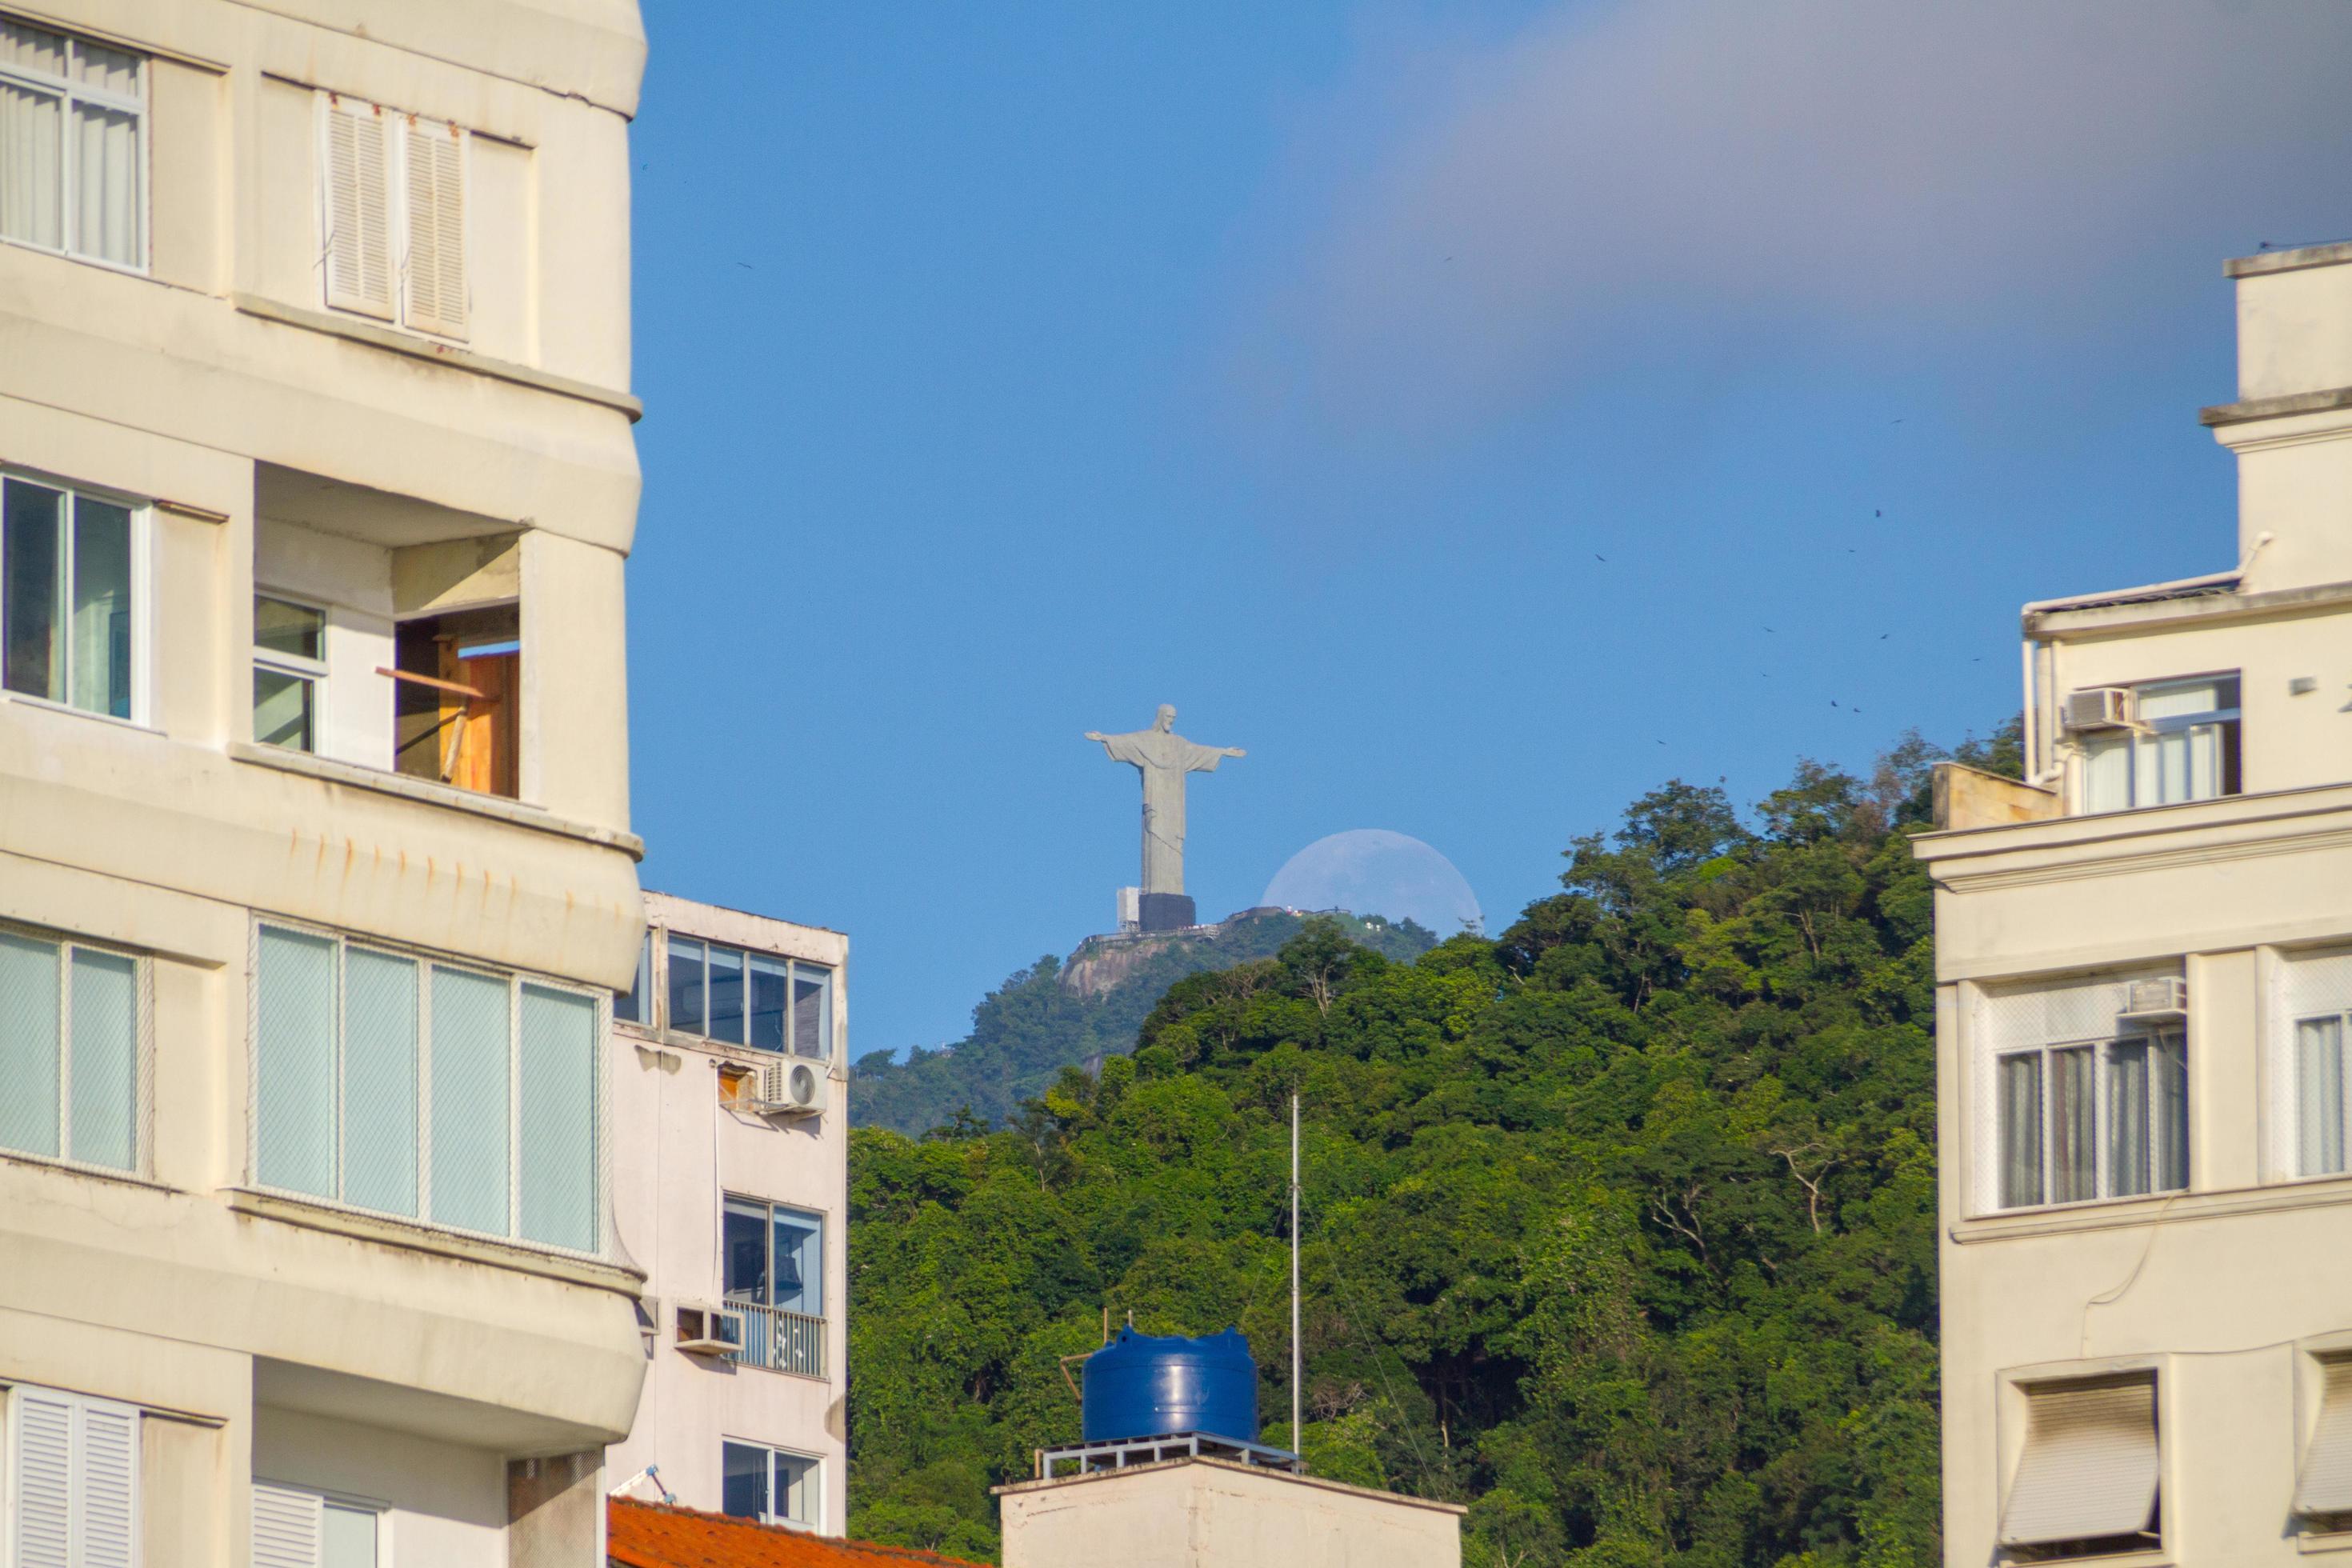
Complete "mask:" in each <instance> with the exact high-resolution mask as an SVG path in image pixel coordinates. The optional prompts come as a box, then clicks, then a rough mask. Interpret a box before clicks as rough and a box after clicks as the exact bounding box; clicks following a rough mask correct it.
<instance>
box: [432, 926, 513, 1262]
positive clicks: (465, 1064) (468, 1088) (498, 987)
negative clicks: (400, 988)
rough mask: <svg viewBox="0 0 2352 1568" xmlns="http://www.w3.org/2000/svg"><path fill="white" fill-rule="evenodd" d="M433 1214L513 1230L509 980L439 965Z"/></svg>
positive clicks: (500, 1231)
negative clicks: (509, 1193) (509, 1202)
mask: <svg viewBox="0 0 2352 1568" xmlns="http://www.w3.org/2000/svg"><path fill="white" fill-rule="evenodd" d="M432 985H433V1004H432V1005H433V1055H432V1058H431V1059H432V1067H433V1217H434V1218H435V1219H436V1220H438V1221H440V1222H441V1223H442V1224H444V1225H455V1226H464V1227H465V1228H467V1229H468V1230H481V1231H488V1232H489V1233H490V1234H491V1235H493V1236H504V1235H505V1234H506V1233H507V1181H508V1174H509V1170H510V1168H511V1167H510V1164H509V1160H508V1157H507V1152H508V1142H507V1088H508V1085H507V1072H508V1068H509V1065H510V1064H511V1062H512V1060H513V1053H512V1050H511V1047H510V1046H509V1041H508V1038H507V1033H508V1031H507V983H506V982H505V981H503V980H499V979H494V978H492V977H491V976H488V975H484V974H470V973H467V972H466V971H464V970H462V969H444V968H442V967H441V966H440V965H439V964H436V965H434V966H433V979H432Z"/></svg>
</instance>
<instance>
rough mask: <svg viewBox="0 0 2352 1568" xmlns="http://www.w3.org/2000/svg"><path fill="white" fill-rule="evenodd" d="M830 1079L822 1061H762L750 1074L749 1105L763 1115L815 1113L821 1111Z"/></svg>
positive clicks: (828, 1089) (803, 1114)
mask: <svg viewBox="0 0 2352 1568" xmlns="http://www.w3.org/2000/svg"><path fill="white" fill-rule="evenodd" d="M832 1083H833V1080H832V1079H830V1078H829V1077H827V1076H826V1073H825V1065H824V1063H823V1062H806V1061H781V1062H767V1063H763V1064H762V1065H761V1067H760V1068H757V1069H756V1070H755V1071H754V1072H753V1074H752V1081H751V1109H752V1110H757V1111H760V1112H762V1113H763V1114H767V1115H777V1116H815V1115H818V1114H820V1113H821V1112H823V1111H824V1104H825V1100H826V1098H827V1094H828V1092H829V1091H830V1089H831V1088H832Z"/></svg>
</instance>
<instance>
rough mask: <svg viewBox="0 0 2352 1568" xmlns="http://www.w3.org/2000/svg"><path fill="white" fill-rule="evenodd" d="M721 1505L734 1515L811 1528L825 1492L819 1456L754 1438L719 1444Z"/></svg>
mask: <svg viewBox="0 0 2352 1568" xmlns="http://www.w3.org/2000/svg"><path fill="white" fill-rule="evenodd" d="M719 1456H720V1458H719V1468H720V1470H721V1472H722V1478H723V1479H721V1481H720V1483H719V1484H720V1495H719V1508H720V1510H722V1511H724V1512H726V1513H729V1514H731V1515H732V1516H734V1517H735V1518H737V1519H757V1520H763V1521H767V1522H769V1523H772V1524H804V1525H807V1526H809V1527H810V1528H811V1529H814V1528H815V1527H816V1526H817V1525H818V1524H820V1523H821V1522H822V1521H821V1520H820V1518H819V1514H820V1510H821V1509H822V1508H823V1505H824V1494H823V1491H822V1489H821V1488H820V1486H819V1484H818V1475H819V1471H818V1468H817V1461H815V1460H814V1459H812V1458H805V1457H803V1456H802V1455H799V1454H787V1453H785V1452H784V1451H783V1450H782V1449H781V1448H770V1447H762V1446H761V1445H760V1444H757V1443H735V1442H726V1443H721V1444H720V1445H719Z"/></svg>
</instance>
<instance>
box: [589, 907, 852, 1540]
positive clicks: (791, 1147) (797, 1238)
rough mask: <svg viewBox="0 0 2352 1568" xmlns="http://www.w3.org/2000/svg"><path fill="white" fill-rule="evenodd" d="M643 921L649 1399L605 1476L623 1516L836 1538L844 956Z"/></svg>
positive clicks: (787, 928)
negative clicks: (693, 1518)
mask: <svg viewBox="0 0 2352 1568" xmlns="http://www.w3.org/2000/svg"><path fill="white" fill-rule="evenodd" d="M646 922H647V928H648V929H647V931H646V942H645V945H644V947H643V948H642V950H641V951H640V953H639V956H638V960H637V977H636V980H635V984H634V985H633V986H632V987H631V988H630V990H628V991H627V992H625V993H624V994H622V995H621V996H620V997H618V998H617V999H616V1000H615V1002H614V1029H613V1046H612V1055H613V1066H612V1078H613V1084H614V1132H615V1136H616V1139H617V1142H616V1144H615V1147H616V1149H617V1150H618V1164H617V1170H616V1173H615V1174H616V1184H617V1191H616V1193H615V1208H616V1212H617V1214H618V1216H619V1220H620V1227H621V1238H622V1240H623V1242H624V1243H625V1245H626V1247H627V1248H628V1252H629V1255H630V1256H631V1257H633V1258H635V1259H637V1260H638V1262H639V1263H640V1264H642V1265H643V1266H644V1268H646V1271H647V1279H646V1299H645V1301H644V1305H643V1311H642V1316H641V1319H640V1323H641V1326H642V1328H643V1330H644V1337H645V1354H646V1388H645V1395H644V1398H643V1399H642V1400H641V1401H640V1402H639V1404H638V1406H637V1423H636V1427H635V1430H634V1431H633V1432H631V1433H630V1434H629V1437H628V1440H627V1441H626V1442H625V1443H622V1444H621V1445H619V1446H618V1447H615V1448H614V1449H612V1450H611V1452H610V1456H609V1465H608V1469H609V1471H610V1474H611V1476H612V1477H613V1478H614V1481H615V1483H616V1489H618V1490H619V1491H620V1492H621V1494H622V1495H623V1496H625V1497H631V1498H636V1499H640V1500H648V1501H650V1500H659V1499H661V1498H663V1497H665V1496H667V1498H668V1499H670V1500H674V1501H676V1502H677V1503H679V1504H682V1505H683V1506H685V1507H688V1508H692V1509H699V1510H703V1511H705V1512H708V1513H727V1514H733V1515H735V1516H737V1517H739V1518H743V1519H751V1520H759V1521H764V1522H767V1523H772V1524H783V1525H790V1526H793V1527H795V1528H798V1529H802V1530H807V1531H815V1532H817V1533H820V1534H824V1535H833V1536H838V1535H840V1534H842V1533H843V1532H844V1531H845V1530H846V1529H847V1528H848V1519H849V1500H848V1486H847V1480H848V1477H847V1468H846V1462H847V1456H848V1449H847V1445H846V1443H845V1437H846V1436H847V1426H846V1424H845V1422H846V1415H845V1407H844V1404H843V1394H844V1392H845V1388H846V1386H847V1381H848V1380H847V1376H846V1370H847V1365H848V1351H849V1340H848V1327H847V1312H846V1310H845V1308H846V1302H847V1300H848V1289H849V1268H848V1247H847V1245H846V1243H847V1240H848V1205H849V1102H848V1099H847V1089H848V1083H847V1073H846V1071H845V1066H844V1064H845V1063H846V1061H847V1060H848V1053H847V1045H846V1041H847V1035H848V1026H849V1003H848V995H847V989H846V984H845V980H846V970H845V966H846V964H847V963H848V959H849V939H848V938H847V937H845V936H843V935H842V934H841V933H840V932H838V931H821V930H819V929H817V928H815V927H814V926H804V925H793V924H792V923H790V922H789V921H779V920H769V919H765V918H763V917H761V916H759V915H750V914H743V913H740V912H739V911H737V910H725V909H718V908H714V907H713V906H711V905H709V904H697V903H689V902H688V901H687V900H684V899H677V898H671V897H669V896H667V895H666V894H662V893H647V894H646ZM649 1472H650V1473H649Z"/></svg>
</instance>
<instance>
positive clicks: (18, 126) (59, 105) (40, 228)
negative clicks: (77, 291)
mask: <svg viewBox="0 0 2352 1568" xmlns="http://www.w3.org/2000/svg"><path fill="white" fill-rule="evenodd" d="M0 26H5V24H0ZM6 53H7V48H6V44H5V40H0V58H5V56H6ZM64 126H65V104H64V101H63V100H60V99H57V98H53V97H51V96H50V95H49V94H47V93H46V92H35V91H33V90H32V89H29V88H25V87H19V86H17V85H16V84H15V83H13V82H5V81H0V239H15V240H22V241H24V242H25V243H26V244H27V245H38V246H45V247H47V248H48V249H51V250H61V249H63V248H64V247H65V242H66V236H65V225H64V222H63V217H64V208H63V204H62V203H61V201H60V200H59V192H60V191H61V190H62V189H63V187H64V175H65V160H64V153H63V140H62V138H63V131H64Z"/></svg>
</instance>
